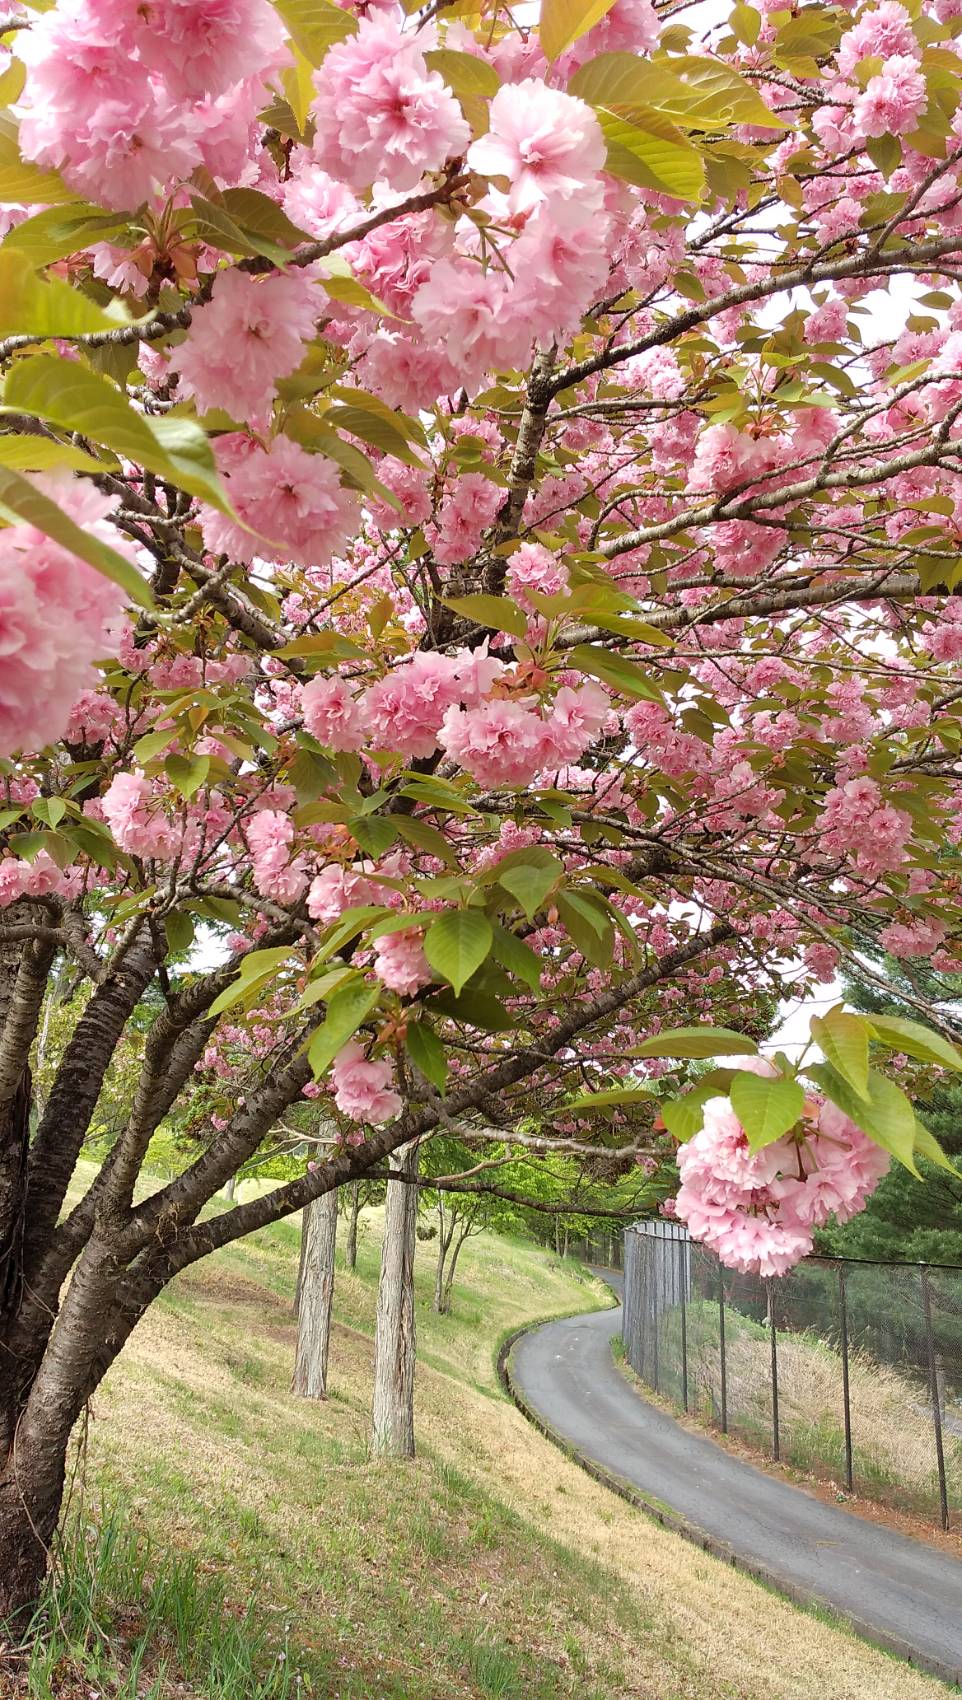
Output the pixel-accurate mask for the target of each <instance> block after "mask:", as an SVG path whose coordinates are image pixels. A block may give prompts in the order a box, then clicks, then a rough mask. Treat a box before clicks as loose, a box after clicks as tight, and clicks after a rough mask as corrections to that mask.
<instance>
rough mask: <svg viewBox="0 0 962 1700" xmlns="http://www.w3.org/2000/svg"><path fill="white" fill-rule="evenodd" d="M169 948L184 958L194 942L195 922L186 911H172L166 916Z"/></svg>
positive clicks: (165, 925)
mask: <svg viewBox="0 0 962 1700" xmlns="http://www.w3.org/2000/svg"><path fill="white" fill-rule="evenodd" d="M164 932H165V933H166V935H167V948H168V949H169V950H170V951H172V952H173V954H174V955H175V956H184V955H186V953H187V951H188V950H189V949H190V947H191V945H192V944H193V942H194V922H193V918H192V916H190V915H188V913H187V911H186V909H172V910H171V911H170V914H169V915H165V916H164Z"/></svg>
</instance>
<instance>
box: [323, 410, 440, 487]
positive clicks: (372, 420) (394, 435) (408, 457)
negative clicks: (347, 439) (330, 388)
mask: <svg viewBox="0 0 962 1700" xmlns="http://www.w3.org/2000/svg"><path fill="white" fill-rule="evenodd" d="M324 422H325V424H326V425H332V426H334V427H336V429H337V430H338V431H347V432H349V433H350V435H351V436H352V437H360V439H361V441H362V443H371V444H372V446H373V447H374V448H376V449H383V450H384V451H385V453H386V454H391V455H394V457H395V459H396V460H403V461H404V462H405V463H406V464H407V465H408V466H414V467H417V468H418V470H419V471H422V472H423V470H424V460H423V458H422V457H421V456H420V455H417V454H415V452H414V450H413V449H412V447H411V445H410V443H409V442H408V439H407V437H406V436H405V434H404V432H403V431H401V429H400V428H399V426H398V425H396V424H395V423H394V421H393V420H392V419H390V418H388V417H385V415H384V414H382V413H378V412H376V411H375V410H374V409H373V408H368V407H355V406H353V405H350V406H349V405H347V404H341V405H339V406H337V407H331V408H329V409H328V411H327V413H326V414H325V415H324Z"/></svg>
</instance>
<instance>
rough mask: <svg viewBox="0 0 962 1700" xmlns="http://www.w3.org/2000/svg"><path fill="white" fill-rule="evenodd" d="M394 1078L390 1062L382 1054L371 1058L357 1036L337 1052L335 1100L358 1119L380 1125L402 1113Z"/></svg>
mask: <svg viewBox="0 0 962 1700" xmlns="http://www.w3.org/2000/svg"><path fill="white" fill-rule="evenodd" d="M393 1081H394V1070H393V1069H392V1067H391V1064H390V1062H389V1061H387V1059H386V1058H383V1057H382V1058H379V1059H377V1060H376V1061H372V1060H371V1059H370V1058H368V1057H367V1056H366V1055H365V1053H364V1049H363V1047H362V1046H361V1045H359V1044H358V1043H357V1041H356V1040H354V1039H352V1040H351V1042H350V1044H348V1045H345V1046H344V1047H343V1049H342V1050H340V1051H339V1052H338V1054H337V1056H336V1057H335V1058H334V1062H333V1064H332V1066H331V1085H332V1087H333V1089H334V1102H335V1104H336V1105H337V1107H338V1109H339V1110H343V1112H344V1114H345V1115H346V1116H350V1118H351V1120H352V1121H355V1122H369V1123H371V1124H372V1125H373V1126H379V1125H381V1124H382V1123H384V1122H390V1121H393V1120H394V1118H395V1116H399V1115H400V1113H401V1110H402V1108H403V1103H402V1100H401V1097H400V1094H399V1093H398V1092H395V1090H394V1086H393Z"/></svg>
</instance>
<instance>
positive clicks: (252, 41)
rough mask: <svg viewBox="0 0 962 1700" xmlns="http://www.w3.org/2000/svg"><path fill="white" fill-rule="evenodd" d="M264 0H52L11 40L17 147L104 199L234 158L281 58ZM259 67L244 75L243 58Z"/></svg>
mask: <svg viewBox="0 0 962 1700" xmlns="http://www.w3.org/2000/svg"><path fill="white" fill-rule="evenodd" d="M284 41H285V30H284V26H283V24H282V22H281V18H280V15H279V13H278V12H276V11H275V10H274V7H273V6H271V5H270V4H269V3H268V0H160V3H159V4H155V3H150V0H148V4H146V5H145V4H143V0H60V4H58V5H57V7H56V8H55V9H52V10H50V11H45V12H44V13H43V14H42V15H41V16H39V17H37V16H32V17H31V20H30V29H29V30H28V31H24V32H23V34H22V36H21V37H20V39H19V40H18V42H17V52H18V54H19V56H20V57H21V58H22V59H23V60H24V61H25V62H26V65H27V68H28V76H27V84H26V88H25V90H24V94H23V118H22V122H21V126H20V146H21V148H22V150H23V153H24V155H25V156H26V158H28V159H33V160H37V161H38V162H39V163H41V164H43V165H51V166H55V167H57V169H58V170H60V171H61V172H62V173H63V175H64V177H65V178H66V180H67V182H68V183H69V184H70V186H71V188H73V189H76V190H78V191H79V192H80V193H81V194H82V195H86V196H88V197H89V199H90V200H92V201H94V202H97V203H98V204H99V205H101V206H106V207H116V208H119V209H131V210H132V209H134V208H136V207H139V206H141V205H142V203H143V202H144V201H146V200H148V199H149V198H150V196H151V195H152V194H154V193H155V191H159V190H163V189H169V188H171V187H173V186H174V185H177V184H180V183H182V182H185V181H186V180H187V179H188V178H189V177H190V176H191V174H192V173H193V172H194V171H195V170H196V169H197V167H198V166H201V165H204V166H206V167H207V169H208V170H209V171H210V172H212V173H213V174H214V175H215V176H216V175H218V174H219V173H220V172H221V169H222V166H223V164H224V163H225V161H224V152H225V147H226V149H227V151H228V153H229V154H230V155H232V156H236V155H237V153H238V148H239V151H240V157H241V159H243V155H244V153H245V152H246V150H247V146H248V143H249V131H250V128H251V126H252V124H253V122H254V118H255V116H256V113H257V110H258V107H259V106H260V105H262V104H263V100H264V79H266V78H267V77H269V76H270V75H271V73H272V71H273V70H274V69H275V68H276V67H277V66H279V65H280V64H282V63H283V61H284V57H285V52H286V50H285V46H284ZM252 66H256V67H257V73H256V75H255V76H253V77H252V76H251V67H252Z"/></svg>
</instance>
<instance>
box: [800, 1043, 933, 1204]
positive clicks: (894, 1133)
mask: <svg viewBox="0 0 962 1700" xmlns="http://www.w3.org/2000/svg"><path fill="white" fill-rule="evenodd" d="M806 1073H807V1074H809V1075H811V1077H812V1079H813V1080H814V1081H815V1083H816V1085H817V1086H819V1087H820V1088H821V1090H822V1091H823V1092H824V1093H825V1096H826V1097H827V1098H830V1099H831V1101H832V1103H833V1104H836V1105H837V1106H838V1108H839V1109H840V1110H841V1111H842V1113H843V1115H846V1116H848V1118H849V1120H850V1121H853V1122H854V1123H855V1125H856V1127H860V1128H861V1129H862V1132H863V1133H867V1134H868V1136H869V1138H870V1139H872V1140H874V1141H875V1144H876V1145H881V1147H882V1150H883V1151H889V1152H891V1154H892V1156H893V1157H896V1158H898V1161H899V1162H900V1163H901V1164H902V1165H903V1166H904V1167H905V1168H906V1169H909V1170H910V1171H911V1173H912V1174H913V1175H916V1176H918V1172H919V1171H918V1169H917V1168H916V1164H915V1155H914V1153H915V1138H916V1127H917V1118H916V1114H915V1111H914V1109H913V1107H912V1105H911V1104H910V1102H909V1100H908V1098H907V1097H906V1096H905V1093H904V1092H903V1091H902V1090H901V1088H900V1087H898V1086H896V1085H895V1083H894V1081H891V1080H888V1079H886V1077H885V1075H884V1074H879V1073H878V1072H877V1070H876V1069H874V1068H873V1069H869V1076H868V1098H867V1100H866V1099H864V1098H860V1097H859V1096H858V1093H857V1092H853V1091H852V1088H851V1086H850V1085H849V1083H848V1081H847V1080H846V1079H844V1077H843V1076H842V1075H841V1074H839V1073H838V1070H837V1069H834V1068H833V1067H832V1065H831V1063H811V1064H810V1065H809V1067H808V1068H807V1069H806Z"/></svg>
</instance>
